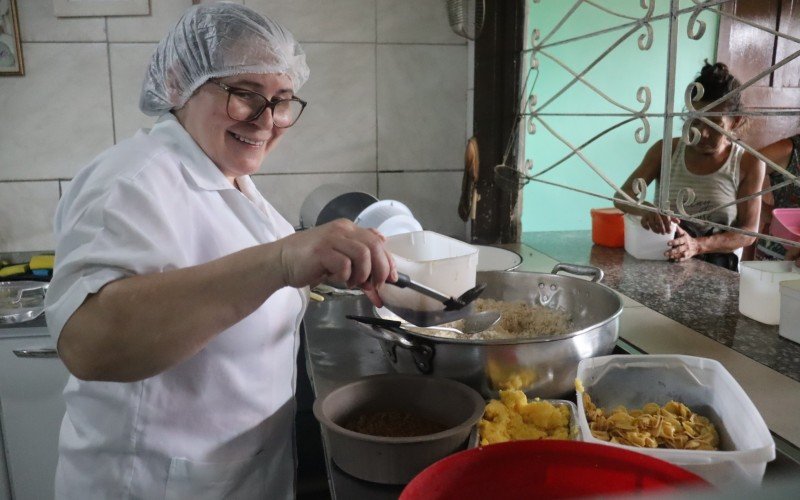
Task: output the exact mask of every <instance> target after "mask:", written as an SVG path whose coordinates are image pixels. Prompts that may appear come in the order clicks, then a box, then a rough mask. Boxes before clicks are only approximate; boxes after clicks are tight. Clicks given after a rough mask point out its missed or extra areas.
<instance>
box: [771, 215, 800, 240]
mask: <svg viewBox="0 0 800 500" xmlns="http://www.w3.org/2000/svg"><path fill="white" fill-rule="evenodd" d="M769 234H771V235H772V236H777V237H778V238H783V239H786V240H792V241H800V208H776V209H775V210H773V211H772V224H770V227H769Z"/></svg>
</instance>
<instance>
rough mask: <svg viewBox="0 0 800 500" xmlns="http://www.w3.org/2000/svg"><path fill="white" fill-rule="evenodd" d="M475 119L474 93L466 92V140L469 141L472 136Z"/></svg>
mask: <svg viewBox="0 0 800 500" xmlns="http://www.w3.org/2000/svg"><path fill="white" fill-rule="evenodd" d="M474 118H475V91H474V90H467V133H466V138H467V140H469V138H470V137H472V134H473V128H474V125H475V124H474V123H473V120H474Z"/></svg>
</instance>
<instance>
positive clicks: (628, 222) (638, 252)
mask: <svg viewBox="0 0 800 500" xmlns="http://www.w3.org/2000/svg"><path fill="white" fill-rule="evenodd" d="M674 226H675V224H673V227H672V233H668V234H658V233H654V232H653V231H650V230H649V229H645V228H643V227H642V223H641V217H634V216H633V215H625V251H626V252H628V253H629V254H631V255H633V256H634V257H636V258H637V259H641V260H667V257H666V256H664V252H666V251H667V250H669V246H668V245H667V242H669V241H670V240H672V239H673V238H674V233H675V227H674Z"/></svg>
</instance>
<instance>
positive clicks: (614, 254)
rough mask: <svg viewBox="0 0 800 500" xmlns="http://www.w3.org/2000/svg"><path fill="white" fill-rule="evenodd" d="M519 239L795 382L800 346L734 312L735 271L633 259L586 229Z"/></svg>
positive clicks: (703, 264)
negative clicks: (586, 268)
mask: <svg viewBox="0 0 800 500" xmlns="http://www.w3.org/2000/svg"><path fill="white" fill-rule="evenodd" d="M522 243H523V244H525V245H527V246H529V247H531V248H533V249H534V250H538V251H539V252H541V253H543V254H545V255H547V256H549V257H552V258H553V259H555V260H559V261H560V262H569V263H572V264H589V265H592V266H595V267H599V268H600V269H602V270H603V271H604V272H605V273H606V277H605V279H604V280H603V283H604V284H606V285H608V286H609V287H611V288H613V289H614V290H616V291H618V292H620V293H622V294H623V295H625V296H627V297H629V298H631V299H633V300H635V301H636V302H639V303H641V304H642V305H644V306H646V307H648V308H650V309H652V310H654V311H657V312H659V313H661V314H663V315H664V316H666V317H668V318H671V319H673V320H675V321H677V322H678V323H680V324H682V325H684V326H687V327H689V328H691V329H693V330H694V331H696V332H699V333H701V334H702V335H704V336H706V337H708V338H710V339H712V340H715V341H717V342H719V343H721V344H722V345H724V346H727V347H730V348H731V349H733V350H734V351H737V352H739V353H742V354H744V355H745V356H747V357H748V358H750V359H752V360H754V361H758V362H759V363H761V364H763V365H765V366H767V367H769V368H771V369H773V370H775V371H777V372H779V373H781V374H783V375H786V376H787V377H790V378H792V379H794V380H796V381H798V382H800V344H797V343H795V342H792V341H791V340H787V339H785V338H783V337H780V336H779V335H778V327H777V326H773V325H765V324H763V323H759V322H758V321H756V320H754V319H751V318H748V317H747V316H744V315H742V314H740V313H739V274H738V273H735V272H733V271H729V270H727V269H723V268H721V267H719V266H714V265H712V264H708V263H707V262H702V261H699V260H697V259H692V260H690V261H687V262H680V263H674V262H667V261H647V260H638V259H636V258H634V257H632V256H630V255H629V254H627V253H625V251H624V250H623V249H621V248H607V247H601V246H597V245H593V244H592V237H591V232H590V231H559V232H541V233H525V234H524V235H523V238H522Z"/></svg>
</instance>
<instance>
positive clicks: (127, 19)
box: [108, 0, 192, 43]
mask: <svg viewBox="0 0 800 500" xmlns="http://www.w3.org/2000/svg"><path fill="white" fill-rule="evenodd" d="M191 6H192V1H191V0H150V15H149V16H121V17H109V18H108V40H109V41H111V42H156V43H157V42H159V41H160V40H161V39H162V38H163V37H164V35H166V34H167V31H169V29H170V28H171V27H172V25H174V24H175V23H176V22H177V21H178V19H180V17H181V14H183V12H184V11H185V10H186V9H188V8H189V7H191Z"/></svg>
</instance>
